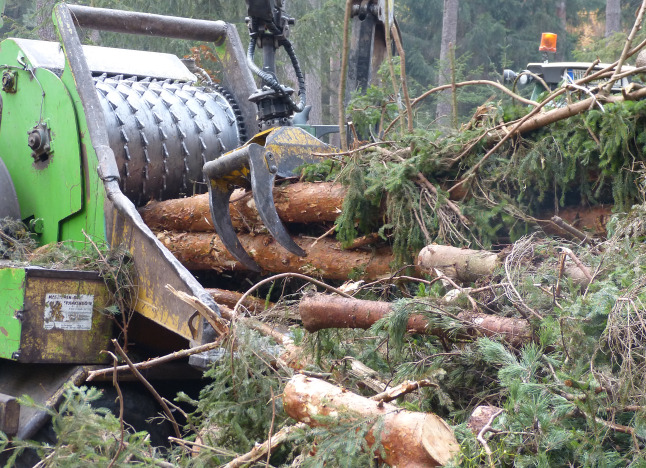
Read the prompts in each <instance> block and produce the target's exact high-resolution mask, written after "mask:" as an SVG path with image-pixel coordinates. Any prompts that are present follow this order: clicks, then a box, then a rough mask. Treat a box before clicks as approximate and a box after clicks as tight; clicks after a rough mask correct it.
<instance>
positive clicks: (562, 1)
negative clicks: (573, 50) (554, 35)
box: [556, 0, 567, 60]
mask: <svg viewBox="0 0 646 468" xmlns="http://www.w3.org/2000/svg"><path fill="white" fill-rule="evenodd" d="M566 12H567V2H566V0H558V1H557V2H556V17H557V18H558V19H559V23H560V25H559V26H560V31H559V35H560V36H561V40H560V41H559V42H560V43H561V45H560V47H559V48H558V49H557V52H556V57H557V58H558V60H565V54H566V51H567V44H566V40H567V15H566Z"/></svg>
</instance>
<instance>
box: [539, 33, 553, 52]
mask: <svg viewBox="0 0 646 468" xmlns="http://www.w3.org/2000/svg"><path fill="white" fill-rule="evenodd" d="M556 38H557V35H556V34H554V33H543V34H541V46H540V47H539V48H538V50H539V51H540V52H556Z"/></svg>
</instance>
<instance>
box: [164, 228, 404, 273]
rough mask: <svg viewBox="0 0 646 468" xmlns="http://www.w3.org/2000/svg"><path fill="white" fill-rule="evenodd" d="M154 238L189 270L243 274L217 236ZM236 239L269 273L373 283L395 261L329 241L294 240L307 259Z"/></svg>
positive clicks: (271, 243) (267, 239) (244, 237)
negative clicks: (354, 277) (357, 277)
mask: <svg viewBox="0 0 646 468" xmlns="http://www.w3.org/2000/svg"><path fill="white" fill-rule="evenodd" d="M157 237H158V238H159V240H160V241H161V242H162V243H163V244H164V245H165V246H166V247H167V248H168V249H169V250H170V251H171V252H172V253H173V254H174V255H175V256H176V257H177V259H178V260H179V261H180V262H182V263H183V264H184V266H186V267H187V268H188V269H189V270H217V271H244V270H245V267H244V266H243V265H242V264H240V263H239V262H237V261H236V260H235V259H234V258H233V257H232V256H231V254H229V252H228V251H227V249H226V248H225V247H224V245H223V244H222V242H221V241H220V238H219V237H218V236H217V235H214V234H207V233H185V232H184V233H177V232H158V233H157ZM238 238H239V239H240V242H241V243H242V246H243V247H244V248H245V250H246V251H247V252H248V253H249V255H251V257H252V258H253V259H254V260H255V261H256V263H258V265H260V267H261V268H262V269H263V270H264V271H266V272H272V273H288V272H295V273H304V274H309V275H312V276H317V277H321V278H327V279H334V280H342V281H345V280H347V279H348V278H349V277H350V276H351V275H352V274H360V275H361V277H362V278H363V279H365V280H367V281H372V280H375V279H377V278H379V277H381V276H384V275H388V274H389V273H390V266H389V264H390V262H392V261H393V260H394V258H393V255H392V252H391V251H390V250H389V249H382V250H377V251H376V252H364V251H348V250H343V249H342V248H341V245H340V244H339V243H338V242H336V241H333V240H330V239H320V240H319V241H318V242H316V244H315V245H312V244H313V243H314V241H313V240H312V239H302V238H294V241H295V242H296V243H297V244H298V245H300V247H301V248H303V249H304V250H305V251H306V252H307V256H306V257H298V256H296V255H293V254H291V253H289V252H287V251H286V250H285V249H284V248H282V247H281V246H280V245H279V244H278V242H276V241H275V240H274V239H273V238H272V237H271V236H268V235H256V236H252V235H249V234H240V235H238Z"/></svg>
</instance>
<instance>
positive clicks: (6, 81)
mask: <svg viewBox="0 0 646 468" xmlns="http://www.w3.org/2000/svg"><path fill="white" fill-rule="evenodd" d="M2 90H3V91H5V92H7V93H13V92H15V91H16V76H15V75H14V74H13V73H12V72H10V71H8V70H5V71H4V72H2Z"/></svg>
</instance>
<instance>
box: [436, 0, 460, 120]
mask: <svg viewBox="0 0 646 468" xmlns="http://www.w3.org/2000/svg"><path fill="white" fill-rule="evenodd" d="M459 3H460V2H459V0H444V12H443V15H442V44H441V46H440V71H439V74H438V85H440V86H441V85H444V84H446V83H449V82H450V81H451V59H450V58H451V49H453V51H455V43H456V40H457V37H458V8H459ZM453 111H454V109H453V105H452V102H451V92H450V91H447V92H445V93H443V96H442V97H441V98H440V99H439V101H438V103H437V110H436V116H437V119H438V123H439V124H440V125H442V126H445V127H446V126H448V125H449V123H450V122H451V119H450V116H452V115H453Z"/></svg>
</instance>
